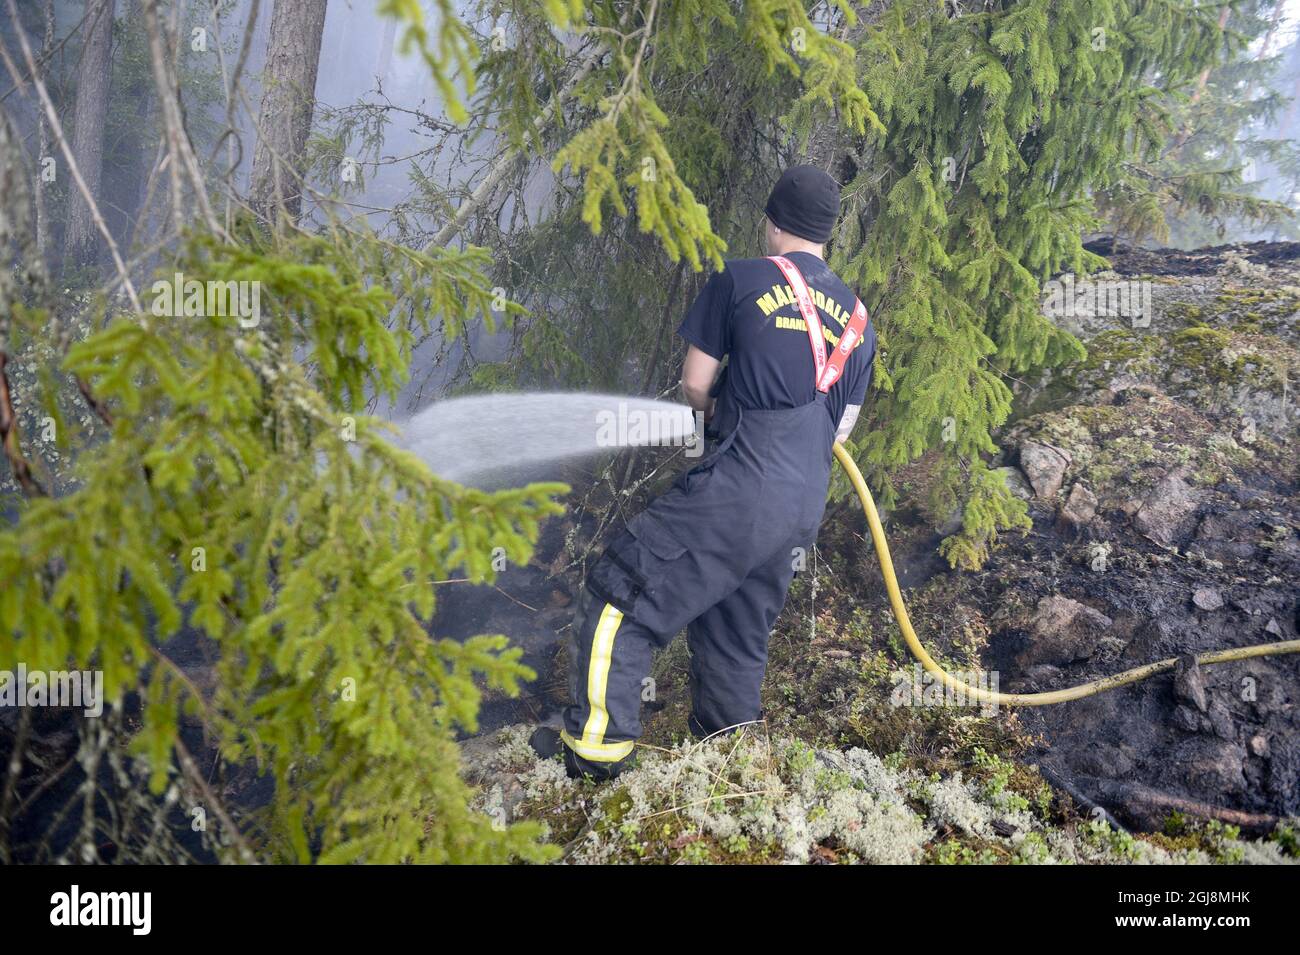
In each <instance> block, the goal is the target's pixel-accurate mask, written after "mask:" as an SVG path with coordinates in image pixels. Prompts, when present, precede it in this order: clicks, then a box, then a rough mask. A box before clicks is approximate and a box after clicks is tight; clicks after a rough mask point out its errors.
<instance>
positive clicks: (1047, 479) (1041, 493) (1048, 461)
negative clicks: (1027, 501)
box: [1020, 441, 1073, 498]
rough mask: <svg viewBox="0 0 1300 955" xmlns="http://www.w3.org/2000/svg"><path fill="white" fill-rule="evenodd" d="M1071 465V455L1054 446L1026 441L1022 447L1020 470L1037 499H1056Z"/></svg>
mask: <svg viewBox="0 0 1300 955" xmlns="http://www.w3.org/2000/svg"><path fill="white" fill-rule="evenodd" d="M1071 463H1073V460H1072V458H1071V457H1070V453H1069V452H1068V451H1066V450H1065V449H1064V448H1058V447H1057V446H1056V445H1054V444H1048V443H1046V442H1045V441H1025V442H1023V443H1022V444H1021V445H1020V470H1022V471H1024V472H1025V477H1026V478H1028V479H1029V483H1030V485H1031V486H1032V487H1033V489H1034V495H1035V496H1036V497H1040V498H1050V497H1055V496H1056V494H1057V492H1059V491H1060V490H1061V484H1062V482H1064V480H1065V471H1066V468H1068V467H1069V466H1070V465H1071Z"/></svg>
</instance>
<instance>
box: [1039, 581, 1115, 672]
mask: <svg viewBox="0 0 1300 955" xmlns="http://www.w3.org/2000/svg"><path fill="white" fill-rule="evenodd" d="M1111 623H1112V621H1111V619H1110V617H1107V616H1106V615H1105V614H1104V613H1101V612H1100V611H1097V610H1093V609H1092V608H1091V607H1088V606H1085V605H1084V604H1081V603H1079V602H1078V601H1077V600H1071V599H1070V598H1069V597H1062V596H1060V595H1058V594H1053V595H1052V596H1050V597H1044V598H1043V599H1042V600H1040V601H1039V602H1038V607H1037V608H1036V610H1035V611H1034V616H1033V617H1032V618H1031V619H1030V621H1029V627H1028V629H1029V640H1030V642H1029V646H1028V647H1027V648H1026V649H1025V650H1023V651H1021V653H1020V654H1019V655H1018V657H1017V660H1018V662H1019V663H1020V665H1021V666H1024V667H1030V666H1033V665H1035V664H1039V663H1048V664H1052V665H1055V666H1063V665H1065V664H1067V663H1073V662H1074V661H1075V660H1084V659H1087V658H1088V657H1090V656H1092V655H1093V653H1095V652H1096V650H1097V644H1098V641H1099V638H1100V637H1101V635H1102V634H1103V632H1104V631H1105V630H1106V629H1107V628H1108V627H1110V625H1111Z"/></svg>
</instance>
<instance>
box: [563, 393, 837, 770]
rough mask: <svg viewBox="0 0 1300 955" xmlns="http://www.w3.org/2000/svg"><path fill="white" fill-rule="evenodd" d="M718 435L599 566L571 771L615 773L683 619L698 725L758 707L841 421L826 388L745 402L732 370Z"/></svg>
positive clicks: (573, 722)
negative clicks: (802, 400) (659, 660)
mask: <svg viewBox="0 0 1300 955" xmlns="http://www.w3.org/2000/svg"><path fill="white" fill-rule="evenodd" d="M721 391H722V393H721V395H720V396H719V398H718V407H717V411H716V412H715V418H714V422H715V424H716V425H717V426H718V429H719V431H720V433H721V441H720V443H719V445H718V447H717V450H715V451H714V452H713V453H712V454H710V455H709V456H708V457H706V458H705V459H704V460H702V461H701V462H700V463H699V464H697V465H696V466H695V467H693V468H691V469H690V470H689V471H686V472H685V473H683V474H682V475H681V476H680V477H679V478H678V479H677V481H676V482H675V483H674V485H673V487H672V489H671V490H669V491H668V492H667V493H666V494H664V495H663V496H662V497H659V498H657V499H656V500H655V501H654V502H653V503H651V505H650V506H649V507H648V508H647V509H646V510H645V511H643V512H642V513H641V514H638V515H637V516H636V517H634V518H633V519H632V520H630V521H629V522H628V523H627V525H626V527H625V528H624V529H623V530H622V531H621V532H619V534H618V535H617V536H616V537H615V538H614V540H613V541H612V542H611V543H610V545H609V547H608V548H607V549H606V551H605V553H604V554H603V555H602V556H601V557H600V559H599V560H598V561H597V563H596V564H595V565H594V566H593V567H592V569H591V572H590V574H589V575H588V577H587V582H586V589H585V591H584V593H583V594H582V595H581V597H580V598H579V611H578V614H577V616H576V617H575V619H574V622H573V628H572V636H571V638H570V648H569V649H570V687H569V689H570V699H571V701H572V702H571V705H570V706H568V707H567V708H566V709H565V711H564V732H563V734H562V736H563V739H564V742H565V744H566V747H567V751H566V754H565V755H566V758H567V760H568V764H569V768H570V770H571V771H574V770H576V771H578V772H583V773H588V774H590V775H592V776H595V777H597V778H605V777H608V776H611V775H614V774H616V773H617V772H618V771H619V770H620V769H621V768H622V765H623V763H624V761H625V760H626V759H627V758H628V757H629V756H630V755H631V753H632V749H633V745H634V742H635V740H636V739H637V737H638V736H639V735H640V732H641V718H640V709H641V702H642V698H643V693H644V692H645V690H646V687H647V686H648V678H649V675H650V665H651V656H652V651H653V650H654V648H655V647H663V646H666V645H667V644H668V643H669V642H671V640H672V639H673V637H674V636H675V635H676V634H677V633H678V632H679V631H680V630H681V629H682V628H683V627H685V628H686V630H687V639H688V642H689V647H690V652H691V680H692V696H691V700H692V714H691V730H692V732H694V733H695V734H696V735H698V736H706V735H709V734H712V733H716V732H719V731H721V730H725V729H727V728H730V727H734V726H737V725H738V724H742V723H747V722H751V721H754V720H757V719H758V718H759V716H760V710H761V704H760V691H761V688H762V682H763V675H764V671H765V669H766V665H767V641H768V636H769V635H770V633H771V631H772V626H773V624H774V623H775V622H776V618H777V614H779V613H780V611H781V607H782V606H783V605H784V603H785V596H786V591H787V590H788V589H789V586H790V581H791V580H792V579H793V577H794V573H795V570H796V568H797V567H801V566H803V562H804V561H805V560H806V559H807V555H808V552H809V551H810V549H811V547H812V544H813V541H814V539H815V538H816V535H817V528H818V525H819V524H820V523H821V518H822V513H823V511H824V509H825V506H826V490H827V484H828V482H829V480H830V468H831V446H832V444H833V443H834V440H835V427H836V422H835V421H833V420H832V418H831V416H830V413H829V411H828V409H827V406H826V395H825V394H824V393H823V392H820V391H819V392H817V395H816V397H815V398H814V399H813V401H811V402H809V403H808V404H806V405H803V406H801V407H797V408H789V409H782V410H742V409H740V408H739V407H738V406H737V405H736V403H735V400H734V398H733V397H732V396H731V394H730V392H729V390H728V388H727V387H726V381H725V378H724V381H723V382H722V389H721Z"/></svg>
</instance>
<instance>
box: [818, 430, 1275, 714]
mask: <svg viewBox="0 0 1300 955" xmlns="http://www.w3.org/2000/svg"><path fill="white" fill-rule="evenodd" d="M834 451H835V457H836V459H837V460H838V461H839V462H840V466H841V467H843V468H844V471H845V473H847V474H848V476H849V480H850V481H851V482H853V489H854V490H855V491H857V492H858V497H859V498H860V499H861V500H862V511H863V513H864V514H866V515H867V524H868V525H870V527H871V540H872V542H873V543H874V544H875V545H876V556H877V557H878V558H879V559H880V573H881V575H882V576H883V577H884V579H885V589H886V590H888V591H889V604H890V606H891V607H893V608H894V617H895V618H896V619H897V620H898V626H899V628H900V629H901V630H902V631H903V639H904V640H906V641H907V647H908V649H909V650H911V651H912V655H913V656H914V657H916V659H917V660H919V661H920V663H921V666H923V667H925V669H926V671H927V672H928V673H930V674H931V675H932V676H934V677H935V679H937V680H940V681H941V682H942V683H943V684H944V685H945V686H948V687H951V688H952V689H954V690H959V691H961V692H962V693H963V694H965V697H964V698H965V699H969V700H976V701H978V702H980V703H993V704H997V705H999V706H1047V705H1048V704H1049V703H1064V702H1066V701H1067V700H1077V699H1081V698H1082V697H1085V696H1093V695H1094V694H1097V693H1104V692H1106V691H1107V690H1113V689H1115V688H1116V687H1120V686H1127V685H1128V684H1130V683H1137V682H1138V681H1139V680H1145V679H1146V678H1147V677H1149V676H1155V675H1156V674H1157V673H1165V672H1167V671H1169V670H1172V669H1173V668H1174V666H1175V665H1176V664H1177V662H1178V660H1177V659H1176V658H1170V659H1168V660H1160V661H1158V662H1156V663H1148V664H1147V665H1146V666H1140V667H1135V668H1134V669H1132V670H1125V671H1124V672H1123V673H1116V674H1114V675H1113V676H1108V677H1103V678H1102V679H1100V680H1093V681H1092V682H1090V683H1081V684H1079V685H1078V686H1072V687H1068V688H1066V689H1064V690H1053V691H1051V692H1050V693H997V692H994V691H992V690H986V689H983V688H982V687H977V686H971V685H970V684H968V683H965V682H963V681H962V680H958V679H957V678H956V677H953V676H950V675H949V674H948V673H947V672H946V671H945V670H944V669H943V667H941V666H939V664H938V663H936V662H935V661H934V658H933V657H931V656H930V654H928V653H927V652H926V650H925V647H923V646H921V641H920V640H919V639H917V636H916V631H915V630H913V629H912V621H911V619H909V618H908V616H907V606H906V605H905V604H904V603H903V595H902V593H901V592H900V591H899V589H898V578H897V577H895V576H894V562H893V560H892V559H891V558H890V556H889V542H888V541H886V540H885V529H884V528H883V527H882V526H881V524H880V515H879V514H877V513H876V502H875V501H874V500H873V499H872V497H871V491H869V490H868V489H867V482H866V481H864V480H863V479H862V472H861V471H859V470H858V466H857V465H856V464H854V463H853V458H851V457H850V456H849V453H848V451H846V450H845V449H844V446H843V445H841V444H840V443H839V442H836V443H835V448H834ZM1281 653H1300V640H1284V641H1281V642H1278V643H1258V644H1255V645H1254V646H1249V647H1238V648H1236V649H1234V650H1216V651H1214V652H1213V653H1199V654H1197V655H1196V662H1197V663H1199V664H1202V665H1205V666H1208V665H1210V664H1214V663H1227V662H1229V661H1231V660H1247V659H1249V658H1251V657H1264V656H1271V655H1273V654H1281Z"/></svg>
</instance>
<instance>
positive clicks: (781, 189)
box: [765, 166, 840, 242]
mask: <svg viewBox="0 0 1300 955" xmlns="http://www.w3.org/2000/svg"><path fill="white" fill-rule="evenodd" d="M765 211H766V212H767V217H768V218H769V219H771V220H772V224H773V225H774V226H776V227H777V228H778V229H784V230H785V231H786V232H789V233H792V234H793V235H797V236H798V237H799V238H801V239H807V240H808V241H809V242H825V241H827V240H828V239H829V238H830V237H831V230H832V229H834V228H835V220H836V219H838V218H839V216H840V184H839V183H838V182H836V181H835V180H834V179H832V178H831V177H830V175H829V174H828V173H825V172H822V170H820V169H818V168H817V167H816V166H791V167H790V168H789V169H787V170H786V171H785V172H783V173H781V178H780V179H778V180H777V183H776V187H775V188H774V189H773V190H772V195H770V196H768V199H767V209H766V210H765Z"/></svg>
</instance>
